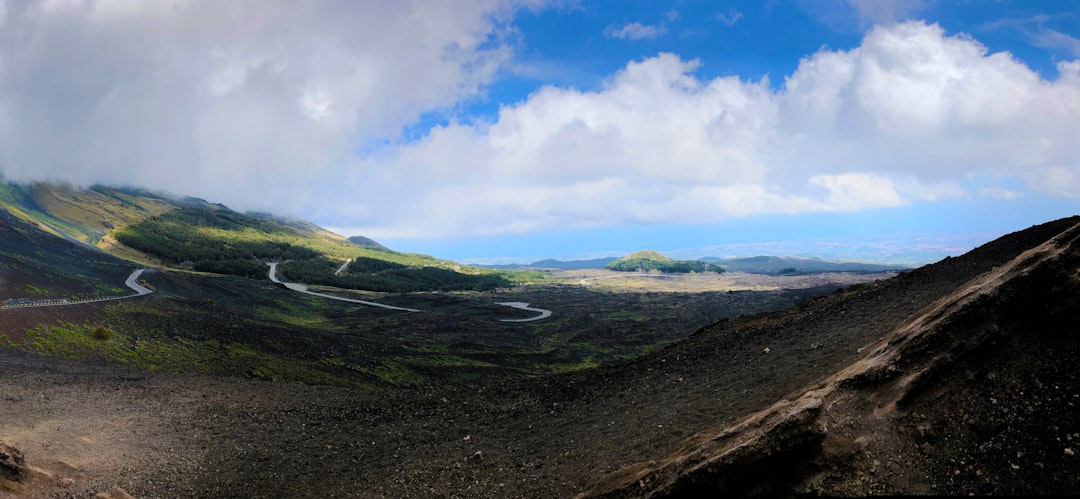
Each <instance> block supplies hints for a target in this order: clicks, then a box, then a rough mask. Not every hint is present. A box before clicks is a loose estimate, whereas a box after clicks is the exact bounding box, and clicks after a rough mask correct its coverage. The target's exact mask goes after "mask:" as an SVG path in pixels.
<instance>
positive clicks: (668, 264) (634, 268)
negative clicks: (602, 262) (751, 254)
mask: <svg viewBox="0 0 1080 499" xmlns="http://www.w3.org/2000/svg"><path fill="white" fill-rule="evenodd" d="M605 268H607V269H608V270H616V271H620V272H643V271H644V272H647V271H651V270H656V271H659V272H663V273H665V274H685V273H689V272H716V273H721V272H724V269H723V268H721V267H720V266H718V265H713V264H711V263H707V262H701V261H697V260H672V259H671V258H668V257H666V256H664V255H662V254H660V253H657V252H655V251H638V252H636V253H631V254H629V255H626V256H624V257H622V258H619V259H616V260H614V261H612V262H610V263H608V264H607V265H606V266H605Z"/></svg>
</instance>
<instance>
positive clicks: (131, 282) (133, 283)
mask: <svg viewBox="0 0 1080 499" xmlns="http://www.w3.org/2000/svg"><path fill="white" fill-rule="evenodd" d="M144 270H146V269H138V270H136V271H135V272H132V273H131V275H129V276H128V278H127V280H126V281H124V285H125V286H127V287H129V288H131V289H133V290H135V292H136V293H138V294H136V295H133V296H142V295H148V294H150V293H153V292H154V290H152V289H150V288H147V287H146V286H143V285H142V284H139V277H140V276H142V273H143V271H144ZM121 298H127V297H121Z"/></svg>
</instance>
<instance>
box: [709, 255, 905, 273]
mask: <svg viewBox="0 0 1080 499" xmlns="http://www.w3.org/2000/svg"><path fill="white" fill-rule="evenodd" d="M700 260H701V261H703V262H709V263H713V264H716V265H719V266H721V267H723V268H725V269H727V270H729V271H733V272H747V273H751V274H816V273H820V272H886V271H903V270H911V267H907V266H904V265H886V264H877V263H860V262H833V261H828V260H822V259H819V258H802V257H793V256H753V257H747V258H716V257H705V258H701V259H700Z"/></svg>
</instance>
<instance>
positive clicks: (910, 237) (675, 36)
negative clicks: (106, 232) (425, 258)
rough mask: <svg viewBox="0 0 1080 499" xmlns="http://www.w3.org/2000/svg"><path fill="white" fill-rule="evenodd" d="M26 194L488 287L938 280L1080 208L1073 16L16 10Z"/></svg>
mask: <svg viewBox="0 0 1080 499" xmlns="http://www.w3.org/2000/svg"><path fill="white" fill-rule="evenodd" d="M0 69H2V70H0V109H2V110H3V112H2V113H0V172H2V173H3V175H4V177H5V178H7V179H12V180H17V181H28V180H64V181H67V182H72V183H75V184H81V185H89V184H91V183H95V182H102V183H108V184H121V185H135V186H140V187H147V188H152V189H160V190H165V191H170V192H174V193H178V194H185V195H194V196H199V197H203V198H206V199H210V200H213V201H217V202H221V203H224V204H227V205H229V206H231V207H233V208H235V209H240V210H247V209H252V210H260V211H270V212H274V213H280V214H283V215H289V216H299V217H303V218H306V219H308V220H311V221H313V222H315V223H318V224H320V225H323V226H326V227H328V228H331V229H332V230H335V231H337V232H339V233H341V234H344V235H365V236H369V237H373V238H375V239H377V240H379V241H381V242H383V243H384V244H386V245H388V246H390V247H392V248H394V249H398V250H402V251H415V252H422V253H428V254H433V255H436V256H438V257H442V258H449V259H455V260H462V261H467V262H507V261H519V262H528V261H531V260H535V259H540V258H545V257H558V258H577V257H595V256H606V255H619V254H623V253H626V252H630V251H636V250H641V249H655V250H660V251H664V252H666V253H668V254H671V255H672V256H679V257H685V258H694V257H700V256H728V255H742V256H745V255H752V254H759V253H770V254H775V253H787V254H798V255H804V256H822V257H829V258H842V259H863V260H878V261H891V262H904V263H926V262H929V261H933V260H936V259H938V258H941V257H943V256H944V255H947V254H958V253H960V252H963V251H965V250H966V249H970V248H971V247H973V246H975V245H977V244H980V243H982V242H985V241H987V240H990V239H993V238H994V237H997V236H999V235H1001V234H1004V233H1007V232H1010V231H1013V230H1018V229H1022V228H1025V227H1028V226H1030V225H1033V224H1036V223H1041V222H1044V221H1048V220H1051V219H1055V218H1059V217H1063V216H1068V215H1072V214H1076V213H1077V212H1078V211H1080V210H1078V208H1080V148H1078V147H1076V145H1075V144H1076V142H1077V138H1078V137H1080V4H1078V3H1077V2H1075V1H1040V2H1030V1H975V0H968V1H959V0H952V1H933V0H878V1H871V0H789V1H779V0H777V1H691V0H685V1H679V0H674V1H659V0H654V1H589V0H580V1H574V0H413V1H402V2H383V1H376V0H370V1H367V0H355V1H347V2H346V1H337V0H311V1H307V2H291V1H285V0H262V1H252V0H220V1H214V2H211V1H200V0H176V1H173V2H131V1H121V0H100V1H97V2H89V1H82V0H48V1H43V2H29V3H28V2H21V1H15V0H0Z"/></svg>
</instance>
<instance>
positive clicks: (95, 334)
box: [90, 326, 112, 341]
mask: <svg viewBox="0 0 1080 499" xmlns="http://www.w3.org/2000/svg"><path fill="white" fill-rule="evenodd" d="M90 337H91V338H93V339H95V340H101V341H108V339H109V338H111V337H112V331H109V329H108V328H106V327H105V326H98V327H95V328H94V329H91V330H90Z"/></svg>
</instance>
